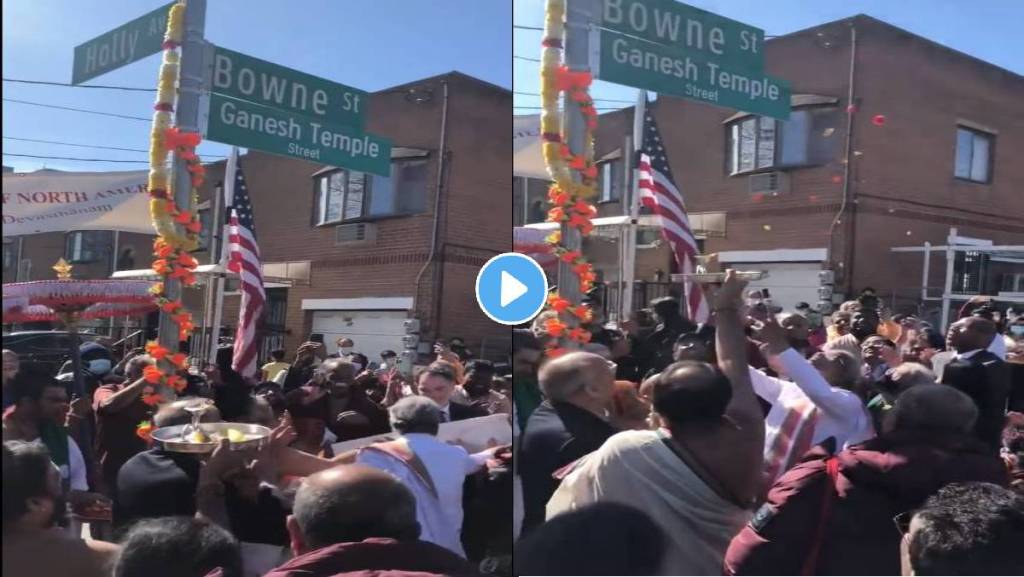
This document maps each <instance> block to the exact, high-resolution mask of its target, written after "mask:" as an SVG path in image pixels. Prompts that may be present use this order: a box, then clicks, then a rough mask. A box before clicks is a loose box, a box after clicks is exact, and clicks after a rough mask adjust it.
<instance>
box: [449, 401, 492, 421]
mask: <svg viewBox="0 0 1024 577" xmlns="http://www.w3.org/2000/svg"><path fill="white" fill-rule="evenodd" d="M448 414H449V415H451V418H452V420H453V421H464V420H466V419H475V418H477V417H486V416H487V411H485V410H483V409H481V408H479V407H473V406H470V405H463V404H461V403H455V402H452V403H448Z"/></svg>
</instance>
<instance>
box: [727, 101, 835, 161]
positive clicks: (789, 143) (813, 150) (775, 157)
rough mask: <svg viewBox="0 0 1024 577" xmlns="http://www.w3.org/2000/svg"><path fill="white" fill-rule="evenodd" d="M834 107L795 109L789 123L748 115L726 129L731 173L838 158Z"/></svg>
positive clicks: (787, 121)
mask: <svg viewBox="0 0 1024 577" xmlns="http://www.w3.org/2000/svg"><path fill="white" fill-rule="evenodd" d="M835 110H836V109H835V108H832V107H821V108H807V109H802V110H794V111H792V113H790V115H789V120H786V121H781V120H775V119H773V118H764V117H758V116H747V117H744V118H741V119H739V120H737V121H735V122H732V123H730V124H729V125H728V126H727V131H728V140H729V159H728V160H729V163H728V164H729V166H728V170H729V174H742V173H745V172H754V171H758V170H766V169H772V168H796V167H801V166H817V165H821V164H825V163H827V162H829V161H830V160H831V159H832V157H833V156H834V155H835V150H836V148H835V142H836V138H835V136H834V135H835V132H836V130H835V125H836V122H837V118H836V115H835Z"/></svg>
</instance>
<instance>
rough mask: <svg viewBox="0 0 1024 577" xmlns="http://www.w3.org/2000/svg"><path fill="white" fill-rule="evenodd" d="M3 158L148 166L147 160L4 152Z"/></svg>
mask: <svg viewBox="0 0 1024 577" xmlns="http://www.w3.org/2000/svg"><path fill="white" fill-rule="evenodd" d="M4 156H20V157H22V158H42V159H45V160H75V161H78V162H127V163H131V164H149V161H148V160H113V159H110V158H73V157H70V156H39V155H36V154H14V153H13V152H5V153H4Z"/></svg>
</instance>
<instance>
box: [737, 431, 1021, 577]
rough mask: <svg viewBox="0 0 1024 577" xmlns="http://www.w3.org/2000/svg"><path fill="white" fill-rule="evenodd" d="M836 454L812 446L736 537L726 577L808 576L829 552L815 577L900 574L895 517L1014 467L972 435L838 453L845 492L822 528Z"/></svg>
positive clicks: (877, 442) (1002, 477)
mask: <svg viewBox="0 0 1024 577" xmlns="http://www.w3.org/2000/svg"><path fill="white" fill-rule="evenodd" d="M827 457H828V455H827V454H826V453H825V452H824V451H823V450H821V449H814V450H812V451H811V452H809V453H808V454H807V456H806V457H805V458H804V460H803V461H802V462H801V463H800V464H798V465H797V466H796V467H794V468H792V469H790V470H789V471H787V472H786V473H785V474H784V475H783V476H782V477H780V478H779V480H778V481H777V482H776V483H775V486H773V487H772V489H771V491H770V492H769V493H768V501H767V502H766V503H765V504H764V505H763V506H762V507H761V509H760V510H758V512H757V514H756V515H755V516H754V518H753V520H752V521H751V522H750V524H749V525H747V526H746V527H744V528H743V530H742V531H740V533H739V534H738V535H736V537H734V538H733V540H732V543H731V544H730V546H729V550H728V551H727V552H726V556H725V572H726V574H727V575H801V574H802V571H803V568H804V566H805V563H806V562H807V561H808V558H809V557H811V556H812V555H813V553H812V549H813V546H814V545H813V543H814V541H815V536H816V535H818V533H819V528H820V527H823V531H822V532H821V535H822V539H821V548H820V551H819V553H818V555H817V560H816V563H815V562H812V563H811V565H812V566H813V567H814V569H813V570H812V573H813V574H815V575H899V574H900V552H899V549H900V540H901V539H902V537H901V535H900V533H899V531H898V530H897V528H896V524H895V523H894V522H893V517H895V516H896V515H899V514H900V513H903V512H906V511H912V510H914V509H917V508H919V507H920V506H921V505H922V504H923V503H924V501H925V499H927V498H928V497H929V496H931V495H932V494H934V493H936V492H937V491H938V490H939V489H940V488H942V487H943V486H944V485H946V484H948V483H956V482H966V481H984V482H989V483H996V484H998V485H1002V486H1006V484H1007V483H1008V481H1009V479H1008V477H1007V471H1006V466H1005V465H1004V464H1003V462H1002V460H1000V459H999V458H998V457H997V456H996V455H994V454H992V451H991V450H990V449H988V448H987V447H986V446H985V445H984V444H983V443H981V442H980V441H979V440H977V439H976V438H974V437H973V436H972V435H945V436H944V435H939V434H929V435H907V434H890V435H886V436H883V437H879V438H876V439H872V440H870V441H867V442H865V443H862V444H861V445H858V446H856V447H851V448H850V449H848V450H846V451H843V452H841V453H839V454H838V456H837V459H838V465H839V474H838V481H837V484H838V493H837V494H835V493H834V495H835V497H834V500H833V501H832V505H831V512H830V514H828V515H827V519H826V520H825V522H824V523H822V519H823V517H824V515H823V514H822V510H823V503H824V499H825V491H834V489H833V484H832V479H831V478H830V477H829V475H828V474H827V473H826V459H827Z"/></svg>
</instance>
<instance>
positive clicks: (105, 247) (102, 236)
mask: <svg viewBox="0 0 1024 577" xmlns="http://www.w3.org/2000/svg"><path fill="white" fill-rule="evenodd" d="M111 234H112V233H111V232H110V231H106V230H80V231H75V232H69V233H68V235H67V244H66V246H65V250H64V258H66V259H67V260H68V262H70V263H72V264H74V263H88V262H97V261H101V260H103V259H104V258H106V256H107V255H108V254H109V251H110V250H111V249H112V246H111V245H112V237H111Z"/></svg>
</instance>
